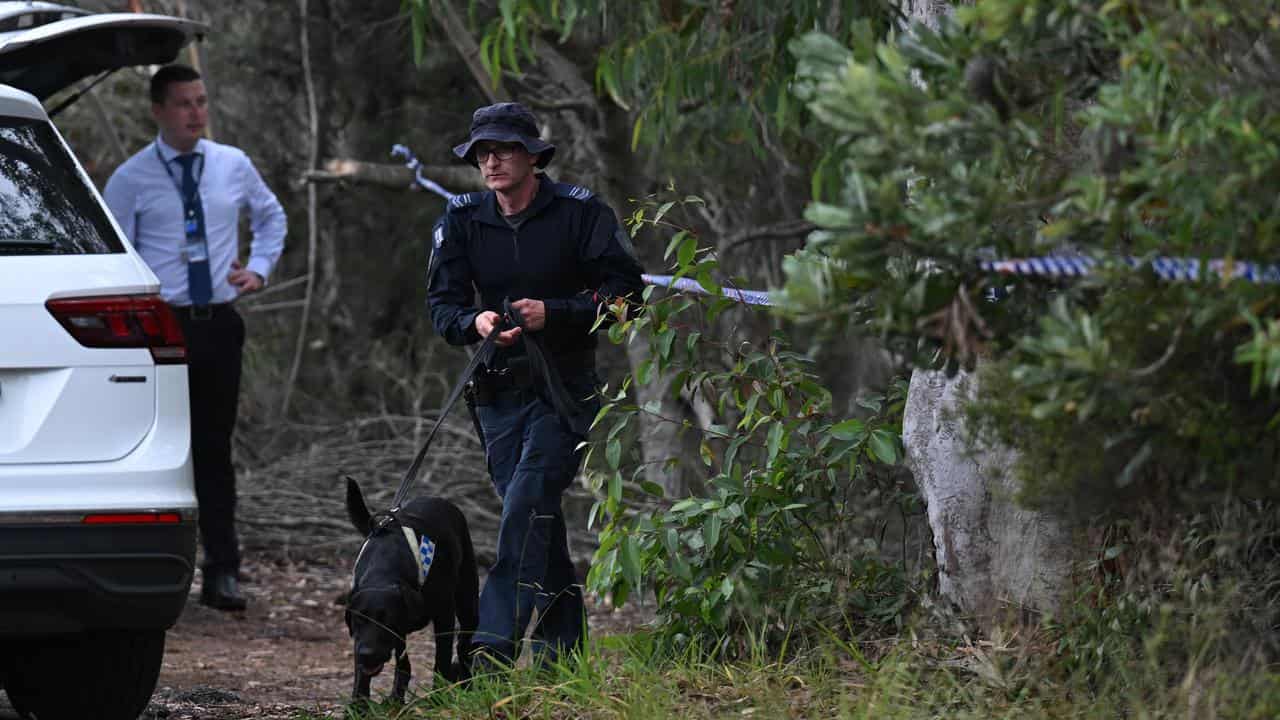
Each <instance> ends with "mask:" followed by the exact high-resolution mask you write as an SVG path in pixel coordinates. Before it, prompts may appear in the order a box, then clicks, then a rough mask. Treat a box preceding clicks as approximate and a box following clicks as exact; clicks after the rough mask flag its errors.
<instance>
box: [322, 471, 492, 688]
mask: <svg viewBox="0 0 1280 720" xmlns="http://www.w3.org/2000/svg"><path fill="white" fill-rule="evenodd" d="M347 514H348V515H349V516H350V517H351V523H352V524H353V525H355V527H356V530H359V531H360V532H361V533H363V534H364V535H365V536H366V537H367V538H368V539H367V540H365V543H364V546H363V547H362V548H360V554H359V555H358V556H357V557H356V564H355V571H354V576H353V578H352V581H351V592H350V594H349V595H348V596H347V613H346V620H347V629H348V630H349V631H350V632H351V637H352V638H353V639H354V640H355V688H354V690H353V691H352V696H353V698H355V699H362V698H367V697H369V681H370V679H371V678H372V677H373V676H374V675H377V674H378V673H379V672H381V671H382V666H383V665H385V664H386V662H387V660H389V659H391V655H392V654H393V653H394V654H395V656H396V674H395V683H394V685H393V687H392V691H391V693H392V696H393V697H395V699H397V700H400V701H401V702H403V701H404V694H405V690H406V689H408V687H409V675H410V672H411V668H410V666H409V655H408V654H407V653H406V652H405V640H406V639H407V637H408V635H409V633H412V632H415V631H418V630H421V629H423V628H425V627H426V626H427V625H428V624H431V625H432V626H433V629H434V631H435V636H436V664H435V672H436V677H437V678H440V677H443V678H446V679H447V680H449V681H450V682H458V681H462V680H466V679H467V678H468V677H469V672H468V670H467V663H466V660H467V658H468V656H469V655H470V652H471V636H472V633H474V632H475V629H476V624H477V623H478V622H479V615H480V611H479V590H480V580H479V577H478V575H477V573H476V560H475V551H474V549H473V548H472V546H471V533H470V531H468V530H467V519H466V518H465V517H463V515H462V511H461V510H459V509H458V507H457V506H456V505H454V504H453V503H451V502H449V501H448V500H443V499H441V498H433V497H424V498H418V499H416V500H413V501H412V502H409V503H406V504H405V505H404V507H401V508H399V509H398V510H392V511H390V512H386V513H378V514H377V515H371V514H370V513H369V508H368V507H366V506H365V502H364V495H363V494H361V492H360V486H359V485H358V484H356V481H355V480H352V479H351V478H347ZM455 616H456V617H457V620H458V624H459V625H460V626H461V627H460V629H459V631H458V632H457V639H458V658H459V662H458V663H457V664H456V665H454V664H453V662H452V660H453V646H454V634H455V633H454V618H455Z"/></svg>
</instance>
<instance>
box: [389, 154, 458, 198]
mask: <svg viewBox="0 0 1280 720" xmlns="http://www.w3.org/2000/svg"><path fill="white" fill-rule="evenodd" d="M391 156H392V157H400V158H404V166H405V167H407V168H409V169H410V170H412V171H413V181H414V182H416V183H418V186H419V187H421V188H424V189H426V190H430V191H431V192H433V193H435V194H437V195H439V196H440V197H442V198H444V199H445V200H452V199H453V198H454V194H453V193H451V192H449V191H448V190H445V189H444V188H443V187H441V186H440V183H438V182H436V181H435V180H432V179H431V178H429V177H427V176H426V175H423V174H422V163H421V162H419V161H418V156H417V155H414V154H413V151H412V150H410V149H409V148H408V147H407V146H405V145H400V144H396V145H392V146H391Z"/></svg>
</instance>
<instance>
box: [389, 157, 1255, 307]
mask: <svg viewBox="0 0 1280 720" xmlns="http://www.w3.org/2000/svg"><path fill="white" fill-rule="evenodd" d="M391 155H392V156H393V157H400V158H404V161H405V163H404V164H405V167H407V168H409V169H410V170H412V171H413V179H414V182H416V183H417V184H418V185H419V186H420V187H422V188H424V189H426V190H430V191H431V192H433V193H435V194H437V195H439V196H440V197H442V198H444V199H445V200H452V199H453V197H454V194H453V193H451V192H449V191H448V190H446V189H444V188H443V187H441V186H440V184H439V183H437V182H436V181H434V180H432V179H431V178H429V177H426V176H425V175H423V174H422V163H421V162H419V160H418V158H417V156H416V155H414V154H413V151H412V150H410V149H409V148H408V147H407V146H405V145H400V144H396V145H393V146H392V147H391ZM1100 262H1101V261H1100V260H1098V259H1097V258H1091V257H1087V256H1084V255H1074V256H1073V255H1049V256H1045V257H1031V258H1019V259H1010V260H984V261H982V262H980V263H979V264H978V266H979V267H980V268H982V269H983V270H987V271H989V272H994V273H999V274H1001V275H1031V276H1043V277H1082V276H1084V275H1088V274H1089V273H1091V272H1093V270H1094V268H1096V267H1097V266H1098V264H1099V263H1100ZM1123 262H1124V263H1125V264H1126V265H1128V266H1129V267H1130V268H1133V269H1135V270H1136V269H1138V268H1140V267H1142V266H1143V265H1146V264H1148V262H1149V263H1150V265H1151V269H1152V271H1153V272H1155V274H1156V276H1157V277H1159V278H1161V279H1163V280H1170V281H1174V282H1195V281H1197V280H1199V279H1200V271H1201V268H1204V269H1205V270H1207V272H1208V273H1209V274H1212V275H1216V276H1218V277H1220V278H1224V279H1233V280H1244V281H1246V282H1251V283H1257V284H1267V285H1270V284H1278V283H1280V265H1263V264H1261V263H1255V262H1247V261H1243V260H1231V259H1227V258H1217V259H1213V260H1208V261H1205V262H1201V261H1200V260H1199V259H1197V258H1175V257H1157V258H1155V259H1153V260H1150V261H1148V260H1145V259H1143V258H1139V257H1134V256H1132V255H1130V256H1127V257H1125V258H1123ZM644 281H645V282H646V283H648V284H650V285H659V286H662V287H668V288H671V289H673V290H678V291H680V292H688V293H695V294H699V295H712V294H713V293H711V292H708V291H707V290H706V288H703V287H702V286H701V285H699V284H698V283H697V282H696V281H694V280H691V279H689V278H680V279H678V280H677V279H675V278H673V276H671V275H645V276H644ZM722 294H723V295H724V297H727V298H731V299H734V300H738V301H740V302H743V303H746V304H747V305H773V304H774V303H773V302H771V301H770V299H769V293H767V292H764V291H762V290H740V289H737V288H724V289H723V291H722Z"/></svg>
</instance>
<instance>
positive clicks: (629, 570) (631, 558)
mask: <svg viewBox="0 0 1280 720" xmlns="http://www.w3.org/2000/svg"><path fill="white" fill-rule="evenodd" d="M619 550H620V551H621V552H620V553H619V555H620V557H619V559H620V560H621V561H622V576H623V577H624V578H626V581H627V583H628V584H630V585H631V587H632V588H634V589H636V590H639V589H640V587H641V585H640V569H641V565H642V563H641V561H640V548H639V547H638V546H637V545H636V542H635V540H634V539H633V538H632V537H631V536H630V535H628V536H626V537H624V538H622V545H621V547H620V548H619Z"/></svg>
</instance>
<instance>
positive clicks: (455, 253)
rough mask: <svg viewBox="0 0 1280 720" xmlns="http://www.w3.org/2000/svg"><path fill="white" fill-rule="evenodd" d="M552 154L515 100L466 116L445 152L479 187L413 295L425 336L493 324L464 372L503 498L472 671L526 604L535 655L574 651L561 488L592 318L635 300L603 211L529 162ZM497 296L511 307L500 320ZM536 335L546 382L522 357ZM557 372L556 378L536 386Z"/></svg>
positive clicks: (585, 406)
mask: <svg viewBox="0 0 1280 720" xmlns="http://www.w3.org/2000/svg"><path fill="white" fill-rule="evenodd" d="M555 150H556V149H555V146H554V145H551V144H549V143H547V142H546V141H544V140H542V139H541V138H540V137H539V132H538V126H537V122H536V121H535V119H534V116H533V114H532V113H531V112H529V110H528V109H526V108H525V107H524V106H523V105H521V104H519V103H498V104H496V105H489V106H487V107H482V108H480V109H478V110H476V111H475V113H474V115H473V116H472V120H471V135H470V138H469V139H468V140H467V142H465V143H463V144H461V145H458V146H457V147H455V148H454V149H453V152H454V154H456V155H457V156H458V157H460V158H462V159H464V160H466V161H467V162H469V163H471V164H472V165H474V166H476V167H477V168H479V170H480V173H481V175H482V176H483V178H484V183H485V185H486V186H487V187H488V188H489V190H488V191H487V192H475V193H468V194H465V195H460V196H457V197H455V198H453V199H452V200H451V201H450V202H449V206H448V208H447V209H446V211H445V213H444V215H443V216H442V217H441V218H440V220H439V221H438V222H437V223H436V226H435V229H434V232H433V238H432V241H433V248H432V252H431V260H430V263H429V268H428V280H427V286H428V291H427V295H428V299H429V304H430V311H431V320H432V322H433V323H434V325H435V328H436V331H437V332H439V333H440V334H441V335H443V336H444V338H445V339H446V340H447V341H448V342H450V343H452V344H454V345H463V344H468V343H474V342H478V341H480V340H481V339H483V338H487V337H488V336H489V335H490V334H491V333H497V337H496V338H494V344H495V351H494V353H493V355H492V357H490V358H488V359H486V361H485V364H484V365H483V366H482V368H481V370H480V371H478V372H477V374H476V377H475V383H476V389H477V402H476V404H477V405H478V406H479V407H478V412H477V414H478V416H479V421H480V426H481V428H482V431H483V435H484V441H485V453H486V455H487V457H488V464H489V472H490V475H491V476H492V480H493V483H494V487H495V488H496V489H497V492H498V495H499V496H500V497H501V498H502V520H501V525H500V527H499V529H498V552H497V560H496V561H495V563H494V565H493V567H492V568H491V569H490V571H489V576H488V578H487V580H486V581H485V585H484V589H483V590H482V591H481V593H480V624H479V628H478V629H477V631H476V633H475V652H474V653H473V659H474V662H473V665H475V666H479V667H477V668H476V669H477V670H478V671H484V670H488V669H490V668H491V667H493V664H494V663H495V662H496V663H501V664H504V665H510V664H512V663H514V662H515V659H516V658H517V656H518V655H519V651H520V641H521V639H522V638H523V637H524V632H525V630H526V628H527V627H528V625H529V621H530V619H531V617H532V614H533V611H534V609H535V608H536V609H537V610H538V622H537V624H536V625H535V626H534V628H533V632H532V640H533V642H532V646H533V652H534V659H535V662H538V663H549V662H554V661H556V660H557V659H558V658H559V657H561V656H562V655H564V654H565V653H568V652H572V651H574V650H578V649H581V647H582V644H583V641H584V639H585V634H586V611H585V608H584V606H583V600H582V590H581V587H580V586H579V585H578V578H577V577H576V572H575V570H574V566H573V563H572V560H571V558H570V556H569V545H568V536H567V531H566V528H565V521H564V513H563V511H562V509H561V505H560V497H561V494H562V493H563V492H564V490H565V489H566V488H568V486H569V484H570V483H571V482H572V481H573V478H574V476H575V475H576V473H577V470H578V465H579V463H580V461H581V456H580V453H579V452H578V451H577V450H576V448H577V446H578V444H579V443H580V442H581V441H582V440H583V439H584V436H585V434H586V425H587V424H589V423H590V421H591V419H592V418H593V417H594V415H595V412H596V410H597V409H598V408H599V401H598V400H597V399H596V398H595V397H594V395H595V389H596V388H597V387H598V385H599V380H598V378H597V376H596V372H595V347H596V338H595V336H594V335H592V334H591V328H592V325H593V324H594V323H595V320H596V317H597V314H598V313H600V312H601V311H602V308H603V307H604V305H605V304H606V303H609V302H611V301H612V300H613V299H615V298H618V297H629V298H632V299H637V300H638V299H639V296H640V292H639V291H640V290H641V287H642V285H641V279H640V272H641V270H640V265H639V263H638V262H637V261H636V259H635V257H634V252H633V250H632V247H631V243H630V241H629V239H628V236H627V233H626V231H625V230H624V229H622V228H621V226H620V225H619V224H618V219H617V216H616V215H615V214H614V212H613V210H612V209H611V208H610V207H609V206H608V205H606V204H605V203H604V202H603V201H602V200H600V198H598V197H596V196H595V195H594V194H593V193H592V192H591V191H590V190H587V189H585V188H582V187H578V186H575V185H568V184H565V183H558V182H555V181H553V180H552V179H551V178H549V177H547V176H546V175H545V174H544V173H541V172H538V171H539V170H541V169H542V168H545V167H546V166H547V163H549V162H551V158H552V156H554V154H555ZM476 291H479V302H477V298H476ZM504 300H505V301H507V304H506V305H505V307H506V308H509V309H510V313H509V315H511V316H515V317H504ZM510 321H515V323H516V324H515V325H514V326H513V325H511V324H510ZM535 343H537V345H538V347H539V348H541V349H543V350H545V354H546V360H547V362H546V365H549V366H551V367H552V372H551V373H550V376H549V375H548V373H547V372H546V371H545V369H544V370H543V371H542V372H538V370H537V368H538V367H539V365H538V363H537V362H534V361H536V360H537V359H538V358H537V357H532V358H531V355H536V354H537V353H534V352H531V348H532V349H533V350H538V348H533V347H532V346H533V345H534V344H535ZM557 377H558V380H559V381H560V382H562V385H563V387H559V388H557V387H550V386H549V385H556V384H559V383H557ZM557 392H559V393H561V394H560V397H565V396H566V393H567V396H568V397H570V398H572V400H573V401H574V406H573V408H572V409H571V410H570V411H568V412H566V410H565V407H564V403H562V402H555V400H556V393H557Z"/></svg>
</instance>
